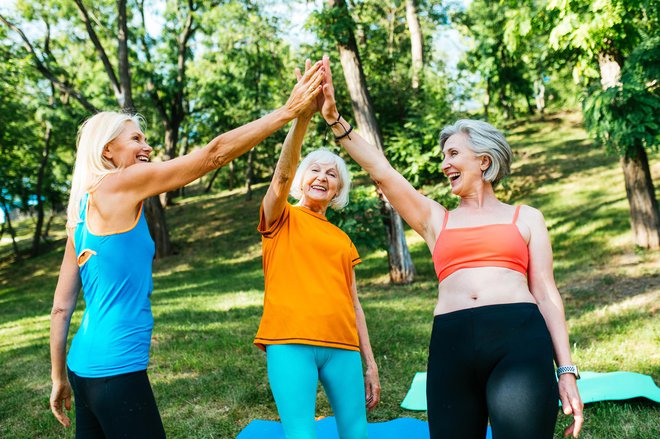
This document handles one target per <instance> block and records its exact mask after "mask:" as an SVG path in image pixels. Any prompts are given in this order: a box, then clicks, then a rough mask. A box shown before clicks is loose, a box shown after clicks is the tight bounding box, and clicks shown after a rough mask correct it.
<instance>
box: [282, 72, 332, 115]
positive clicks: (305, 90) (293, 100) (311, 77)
mask: <svg viewBox="0 0 660 439" xmlns="http://www.w3.org/2000/svg"><path fill="white" fill-rule="evenodd" d="M307 63H309V64H311V63H310V62H309V60H307ZM307 63H306V64H307ZM299 74H300V70H298V69H296V76H299ZM323 79H324V70H323V63H322V62H321V61H318V62H317V63H315V64H314V65H313V66H310V67H309V68H306V69H305V74H304V75H300V76H299V77H298V82H297V83H296V85H295V86H294V87H293V90H292V91H291V95H290V96H289V100H288V101H287V102H286V104H285V107H286V109H287V110H288V111H290V112H291V113H292V114H293V116H294V117H298V116H301V115H303V114H305V113H306V112H308V111H309V108H308V107H310V106H311V107H312V109H313V108H314V106H313V104H314V105H315V103H316V97H317V96H318V95H319V94H320V93H321V82H322V81H323Z"/></svg>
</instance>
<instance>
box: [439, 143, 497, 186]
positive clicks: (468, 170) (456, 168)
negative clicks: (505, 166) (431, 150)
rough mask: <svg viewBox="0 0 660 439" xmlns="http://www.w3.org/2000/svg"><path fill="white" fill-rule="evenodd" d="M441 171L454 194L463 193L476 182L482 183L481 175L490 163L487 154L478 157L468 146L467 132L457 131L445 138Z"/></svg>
mask: <svg viewBox="0 0 660 439" xmlns="http://www.w3.org/2000/svg"><path fill="white" fill-rule="evenodd" d="M442 153H443V155H444V159H443V161H442V172H443V173H444V174H445V175H446V176H447V178H448V179H449V184H451V192H452V193H453V194H454V195H459V196H462V195H465V194H467V193H468V192H469V191H470V190H471V189H474V188H475V185H476V184H484V183H486V182H484V180H483V178H482V175H483V172H484V171H485V170H486V169H488V166H489V165H490V158H489V157H488V156H482V157H478V156H477V155H476V154H475V153H474V151H472V148H470V144H469V138H468V136H467V134H465V133H462V132H459V133H457V134H454V135H452V136H451V137H449V138H448V139H447V141H446V142H445V145H444V149H443V150H442Z"/></svg>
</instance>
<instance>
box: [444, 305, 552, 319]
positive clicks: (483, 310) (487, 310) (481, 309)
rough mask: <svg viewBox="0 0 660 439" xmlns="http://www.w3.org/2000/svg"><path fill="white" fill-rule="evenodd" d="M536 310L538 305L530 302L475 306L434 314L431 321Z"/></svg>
mask: <svg viewBox="0 0 660 439" xmlns="http://www.w3.org/2000/svg"><path fill="white" fill-rule="evenodd" d="M538 308H539V307H538V305H537V304H536V303H532V302H514V303H498V304H497V305H484V306H476V307H474V308H464V309H459V310H457V311H451V312H448V313H444V314H436V315H435V316H434V317H433V321H434V322H442V321H446V320H454V319H463V318H469V317H478V316H482V315H484V314H493V313H500V312H520V311H524V310H537V311H538Z"/></svg>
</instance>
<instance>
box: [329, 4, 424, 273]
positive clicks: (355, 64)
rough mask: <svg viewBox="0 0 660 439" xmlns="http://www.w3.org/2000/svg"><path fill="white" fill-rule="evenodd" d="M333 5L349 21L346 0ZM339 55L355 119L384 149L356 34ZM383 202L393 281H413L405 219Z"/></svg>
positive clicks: (365, 134) (364, 132)
mask: <svg viewBox="0 0 660 439" xmlns="http://www.w3.org/2000/svg"><path fill="white" fill-rule="evenodd" d="M328 4H329V6H330V7H335V8H339V9H341V10H343V12H344V14H345V19H347V20H350V19H351V18H350V15H349V13H348V8H347V6H346V3H345V2H344V0H328ZM338 46H339V56H340V59H341V65H342V68H343V70H344V77H345V78H346V85H347V86H348V91H349V94H350V96H351V103H352V108H353V112H354V114H355V121H356V124H357V126H358V128H359V130H360V134H362V136H364V138H365V139H366V140H367V142H370V143H372V144H374V145H376V146H377V147H378V149H380V150H381V151H383V137H382V134H381V132H380V128H379V126H378V122H377V121H376V116H375V112H374V108H373V104H372V102H371V97H370V96H369V90H368V89H367V83H366V80H365V77H364V71H363V69H362V63H361V62H360V54H359V52H358V48H357V44H356V41H355V36H354V35H353V33H352V32H348V38H347V41H343V42H342V41H339V42H338ZM379 195H380V197H381V201H382V203H383V211H384V213H386V215H385V218H389V221H388V222H387V224H385V226H386V229H387V234H388V241H389V243H388V251H387V254H388V259H389V268H390V281H391V282H392V283H395V284H405V283H411V282H412V281H413V280H414V278H415V266H414V265H413V262H412V258H411V257H410V252H409V251H408V245H407V244H406V237H405V234H404V233H403V222H402V220H401V217H400V216H399V214H398V213H397V211H396V210H394V209H393V208H392V206H391V204H390V203H389V202H388V201H387V199H386V198H385V197H384V196H383V195H382V194H381V193H380V191H379Z"/></svg>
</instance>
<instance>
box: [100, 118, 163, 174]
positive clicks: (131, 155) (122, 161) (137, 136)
mask: <svg viewBox="0 0 660 439" xmlns="http://www.w3.org/2000/svg"><path fill="white" fill-rule="evenodd" d="M152 150H153V148H151V146H149V145H148V144H147V139H146V137H145V136H144V133H143V132H142V130H141V129H140V127H139V126H137V125H136V124H135V122H133V121H130V120H129V121H126V122H125V123H124V129H123V130H122V132H121V133H120V134H119V135H118V136H117V137H115V138H114V139H113V140H112V141H111V142H110V143H108V144H107V145H106V146H105V148H104V149H103V156H104V157H105V158H106V159H108V160H110V161H111V162H112V163H113V164H114V165H115V166H116V167H118V168H121V167H124V168H125V167H128V166H132V165H134V164H136V163H143V162H148V161H149V156H150V155H151V151H152Z"/></svg>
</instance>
